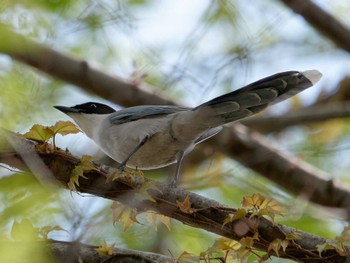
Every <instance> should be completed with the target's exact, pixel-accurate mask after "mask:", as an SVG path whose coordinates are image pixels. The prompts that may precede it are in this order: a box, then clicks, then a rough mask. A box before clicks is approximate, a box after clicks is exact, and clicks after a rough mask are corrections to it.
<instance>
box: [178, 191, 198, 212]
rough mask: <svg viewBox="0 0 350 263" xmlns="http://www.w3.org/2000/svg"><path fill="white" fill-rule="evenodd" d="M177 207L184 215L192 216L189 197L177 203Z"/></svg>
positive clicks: (192, 210)
mask: <svg viewBox="0 0 350 263" xmlns="http://www.w3.org/2000/svg"><path fill="white" fill-rule="evenodd" d="M176 203H177V206H178V208H179V209H180V210H181V211H182V212H184V213H185V214H193V213H194V209H193V208H192V207H191V202H190V196H189V195H187V196H186V197H185V199H184V201H183V202H180V201H177V200H176Z"/></svg>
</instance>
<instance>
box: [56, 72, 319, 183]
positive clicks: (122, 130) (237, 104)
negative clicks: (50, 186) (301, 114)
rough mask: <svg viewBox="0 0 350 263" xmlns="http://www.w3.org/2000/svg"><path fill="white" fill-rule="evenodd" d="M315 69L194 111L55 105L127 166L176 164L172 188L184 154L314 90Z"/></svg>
mask: <svg viewBox="0 0 350 263" xmlns="http://www.w3.org/2000/svg"><path fill="white" fill-rule="evenodd" d="M321 77H322V74H321V73H320V72H319V71H318V70H307V71H303V72H300V71H286V72H280V73H277V74H274V75H271V76H268V77H265V78H263V79H260V80H258V81H256V82H253V83H251V84H249V85H247V86H244V87H242V88H240V89H237V90H234V91H232V92H230V93H227V94H224V95H221V96H219V97H216V98H214V99H212V100H209V101H207V102H205V103H203V104H200V105H199V106H197V107H194V108H191V107H182V106H173V105H141V106H134V107H129V108H124V109H121V110H118V111H116V110H115V109H113V108H112V107H110V106H108V105H105V104H102V103H98V102H87V103H83V104H79V105H76V106H72V107H66V106H54V107H55V108H56V109H58V110H60V111H61V112H63V113H65V114H66V115H68V116H69V117H70V118H72V119H73V120H74V121H75V122H76V123H77V125H78V126H79V127H80V129H81V130H82V131H83V132H84V133H85V134H86V135H87V136H88V137H89V138H90V139H92V140H93V141H94V142H95V143H96V144H97V146H99V148H100V149H101V150H102V151H103V152H104V153H105V154H107V155H108V156H109V157H111V158H112V159H113V160H115V161H116V162H118V163H119V167H118V168H119V169H120V170H121V171H123V170H124V169H125V168H126V167H129V168H132V169H139V170H153V169H158V168H161V167H165V166H168V165H171V164H175V163H176V172H175V174H174V175H173V177H172V180H171V183H170V185H171V186H172V187H176V185H177V181H178V178H179V174H180V168H181V163H182V161H183V158H184V156H186V155H187V154H188V153H190V152H191V151H192V150H193V148H194V147H195V146H196V145H197V144H199V143H201V142H203V141H205V140H207V139H209V138H210V137H212V136H214V135H216V134H217V133H219V132H220V131H221V130H222V128H223V126H224V125H225V124H228V123H231V122H234V121H237V120H240V119H242V118H246V117H249V116H252V115H253V114H256V113H258V112H260V111H262V110H264V109H265V108H267V107H268V106H269V105H273V104H276V103H279V102H281V101H283V100H286V99H288V98H290V97H292V96H294V95H296V94H298V93H299V92H302V91H303V90H305V89H307V88H309V87H311V86H313V85H314V84H316V82H318V81H319V80H320V79H321Z"/></svg>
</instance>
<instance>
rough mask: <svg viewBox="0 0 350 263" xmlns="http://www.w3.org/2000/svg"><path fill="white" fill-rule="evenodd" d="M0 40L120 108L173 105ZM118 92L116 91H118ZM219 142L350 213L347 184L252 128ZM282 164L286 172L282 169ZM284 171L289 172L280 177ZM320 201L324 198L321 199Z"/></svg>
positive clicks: (24, 44) (54, 55) (41, 49)
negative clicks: (286, 153) (283, 150)
mask: <svg viewBox="0 0 350 263" xmlns="http://www.w3.org/2000/svg"><path fill="white" fill-rule="evenodd" d="M0 38H1V39H6V41H0V52H2V53H5V54H8V55H10V56H11V57H12V58H14V59H16V60H18V61H21V62H23V63H25V64H28V65H31V66H33V67H35V68H37V69H39V70H41V71H43V72H46V73H48V74H50V75H52V76H55V77H57V78H61V79H63V80H65V81H68V82H70V83H73V84H76V85H80V86H81V87H82V88H83V89H86V90H88V91H91V92H95V93H96V94H98V95H101V96H102V97H104V98H106V99H109V100H111V101H114V102H116V103H119V104H121V105H124V106H131V105H137V104H149V103H151V104H174V102H172V101H169V100H167V99H163V97H159V96H158V95H156V94H154V93H151V92H145V91H144V90H143V89H139V87H138V86H134V85H132V84H130V83H127V82H124V81H122V80H121V79H118V78H114V77H111V76H109V75H107V74H105V73H103V72H100V71H98V70H97V69H92V68H90V67H86V62H84V61H78V60H75V59H72V58H70V57H68V56H66V55H63V54H61V53H59V52H58V51H54V50H52V49H50V48H49V47H47V46H44V45H41V44H38V43H36V42H34V41H32V40H29V39H27V38H25V37H24V36H21V35H19V34H16V33H14V32H12V31H11V30H8V28H7V27H5V26H1V24H0ZM70 64H72V65H70ZM80 78H82V79H80ZM113 89H114V90H113ZM111 90H113V92H112V93H113V94H112V93H111ZM117 90H118V92H116V91H117ZM236 127H238V126H236ZM239 127H242V126H239ZM239 130H244V133H245V135H242V134H241V133H240V132H239ZM236 132H237V134H236ZM258 138H261V139H258ZM215 139H216V140H212V139H211V140H209V141H206V142H204V144H205V145H209V146H210V147H213V148H214V147H215V148H216V149H219V150H220V151H222V152H224V153H226V154H227V155H228V156H230V157H231V158H234V159H237V160H239V161H240V162H241V163H242V164H243V165H244V166H246V167H248V168H250V169H252V170H254V171H256V172H258V173H260V174H261V175H263V176H264V177H266V178H269V179H271V178H272V179H273V182H274V183H276V184H278V185H280V186H282V187H284V188H285V189H287V190H289V191H291V192H292V193H295V194H296V195H303V196H304V195H305V192H304V190H305V189H306V190H307V193H308V194H307V195H306V196H307V197H310V196H311V197H310V200H312V201H313V202H315V203H318V204H322V205H328V206H332V207H342V208H346V209H348V206H349V200H350V198H349V190H348V189H347V187H346V186H344V184H338V183H337V184H333V183H332V182H333V181H332V180H331V179H326V178H332V177H331V176H330V175H327V174H326V173H324V172H319V170H318V169H316V168H312V167H311V166H310V165H306V164H305V163H304V162H302V161H300V160H299V161H295V159H293V160H294V161H291V158H290V157H286V156H284V155H283V156H284V157H283V158H281V154H279V152H278V151H277V150H276V149H275V147H273V146H271V145H272V144H271V142H267V141H266V140H265V139H263V138H262V137H261V136H259V135H257V134H256V133H254V134H253V133H251V132H250V131H249V129H247V128H244V127H242V128H241V129H233V130H227V129H226V132H225V135H224V133H221V134H220V135H218V136H215ZM214 142H219V143H218V144H219V145H220V147H217V145H215V143H214ZM227 145H231V147H230V148H228V147H227ZM234 147H236V148H234ZM242 152H244V154H242ZM260 152H262V153H269V154H268V155H266V158H265V159H264V160H261V159H259V160H256V159H257V155H256V154H257V153H260ZM192 155H193V154H192ZM274 160H281V163H279V162H275V161H274ZM257 161H258V162H259V165H256V163H257ZM282 164H283V165H284V166H285V167H286V169H281V165H282ZM302 164H304V167H299V166H300V165H302ZM306 166H307V167H308V168H307V169H305V167H306ZM290 167H293V168H294V170H295V171H307V172H301V173H293V178H292V177H291V176H290V173H289V172H290V171H289V170H288V169H289V168H290ZM311 168H312V169H311ZM281 172H287V173H286V174H280V173H281ZM314 173H315V174H314ZM320 173H321V174H322V175H323V176H322V178H323V179H322V180H323V182H325V183H321V184H316V185H313V187H314V189H312V190H313V192H315V193H316V192H317V193H323V194H324V193H327V194H329V193H331V194H332V198H328V200H326V196H325V195H322V194H317V195H316V194H314V193H311V192H310V185H309V184H308V183H309V182H314V181H315V178H319V174H320ZM271 175H274V176H271ZM291 181H294V182H295V183H293V184H291V183H290V182H291ZM316 181H318V180H316ZM326 182H328V183H326ZM293 185H294V186H293ZM295 186H299V187H295ZM320 187H322V189H318V188H320ZM338 192H339V193H338ZM316 197H318V198H320V200H318V199H317V198H316Z"/></svg>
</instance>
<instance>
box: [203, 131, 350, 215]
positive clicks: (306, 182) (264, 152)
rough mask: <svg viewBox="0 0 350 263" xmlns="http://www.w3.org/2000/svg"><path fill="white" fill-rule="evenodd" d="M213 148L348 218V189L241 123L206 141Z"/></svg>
mask: <svg viewBox="0 0 350 263" xmlns="http://www.w3.org/2000/svg"><path fill="white" fill-rule="evenodd" d="M209 142H210V144H211V145H212V146H213V147H214V146H216V147H218V148H219V149H220V151H222V152H223V153H225V154H226V155H228V156H231V157H232V158H235V159H237V161H239V162H241V163H244V164H245V165H247V166H248V167H249V168H251V169H253V170H254V171H256V172H258V173H260V174H263V175H264V176H265V177H266V178H268V179H270V180H271V181H272V182H275V183H277V184H279V185H280V186H282V187H283V188H285V189H288V190H289V191H290V192H292V193H294V194H296V195H300V197H303V198H305V199H306V200H310V201H311V202H314V203H316V204H320V205H323V206H329V207H337V208H343V209H344V210H345V213H346V215H345V216H346V217H347V218H350V209H349V208H350V188H349V186H348V185H347V184H345V183H343V182H339V181H337V180H332V179H330V178H331V176H330V175H329V174H327V173H325V172H323V171H321V170H319V169H317V168H315V167H313V166H312V165H310V164H308V163H306V162H305V161H303V160H301V159H299V158H296V157H292V156H288V155H286V154H284V153H282V152H281V151H280V150H278V149H277V148H276V147H274V146H273V145H272V144H271V142H270V141H269V140H267V139H266V138H265V137H264V136H262V135H261V134H259V133H257V132H253V131H251V130H249V129H248V128H247V127H245V126H244V125H241V124H235V125H233V127H232V129H231V130H229V129H226V130H224V131H223V132H222V136H220V137H216V138H214V139H213V140H210V141H209Z"/></svg>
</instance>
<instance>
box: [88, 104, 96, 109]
mask: <svg viewBox="0 0 350 263" xmlns="http://www.w3.org/2000/svg"><path fill="white" fill-rule="evenodd" d="M89 107H90V109H96V108H97V106H96V104H90V106H89Z"/></svg>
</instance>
